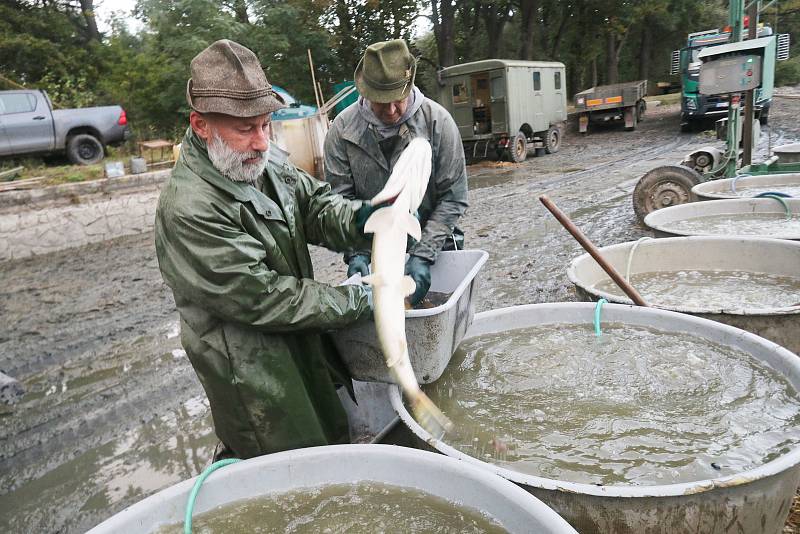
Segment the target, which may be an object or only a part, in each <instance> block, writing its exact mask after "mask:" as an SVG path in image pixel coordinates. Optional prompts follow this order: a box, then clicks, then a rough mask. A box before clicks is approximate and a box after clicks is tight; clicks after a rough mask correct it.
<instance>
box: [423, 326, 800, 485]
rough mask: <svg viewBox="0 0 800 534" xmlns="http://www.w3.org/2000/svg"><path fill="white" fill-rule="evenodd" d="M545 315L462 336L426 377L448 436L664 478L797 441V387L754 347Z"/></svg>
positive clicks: (602, 480)
mask: <svg viewBox="0 0 800 534" xmlns="http://www.w3.org/2000/svg"><path fill="white" fill-rule="evenodd" d="M603 332H604V334H603V335H602V336H601V337H597V336H595V334H594V331H593V329H592V327H591V326H590V325H585V326H584V325H581V326H577V325H549V326H541V327H532V328H525V329H519V330H514V331H509V332H503V333H499V334H493V335H485V336H480V337H477V338H474V339H471V340H469V341H467V342H464V343H462V345H461V347H460V348H459V350H458V352H457V353H456V354H455V355H454V356H453V360H452V361H451V363H450V366H449V367H448V368H447V370H446V371H445V373H444V375H443V376H442V378H441V379H440V380H438V381H437V382H436V383H434V384H430V385H428V386H425V391H426V392H427V393H428V394H429V395H430V397H431V399H432V400H433V401H434V402H435V403H436V404H437V405H438V406H439V407H440V408H441V409H442V410H443V411H444V412H445V414H446V415H447V416H448V417H449V418H450V419H451V420H452V421H453V423H454V425H455V430H454V431H453V432H452V433H449V434H448V435H447V436H446V442H447V443H448V444H450V445H451V446H453V447H455V448H457V449H459V450H461V451H462V452H464V453H466V454H469V455H470V456H473V457H476V458H479V459H481V460H484V461H488V462H492V463H495V464H498V465H501V466H504V467H507V468H509V469H513V470H515V471H518V472H522V473H526V474H531V475H536V476H542V477H545V478H550V479H556V480H567V481H572V482H582V483H593V484H599V485H608V484H620V483H625V484H638V485H658V484H668V483H678V482H690V481H697V480H704V479H708V478H716V477H719V476H724V475H730V474H733V473H737V472H741V471H742V470H746V469H750V468H754V467H756V466H759V465H762V464H764V463H765V462H767V461H769V460H771V459H774V458H776V457H777V456H779V455H781V454H784V453H786V452H788V451H789V449H790V448H792V447H795V446H796V445H797V444H798V443H800V397H798V395H797V393H796V392H795V391H794V389H793V388H792V387H791V385H790V384H789V383H788V382H787V381H786V380H785V379H783V378H782V377H781V376H779V375H778V374H777V373H776V372H774V371H773V370H772V369H770V368H768V367H766V366H765V365H763V364H761V363H759V362H757V361H756V360H754V359H753V358H751V357H750V356H749V355H747V354H745V353H743V352H740V351H738V350H735V349H732V348H730V347H727V346H722V345H718V344H715V343H711V342H708V341H706V340H703V339H701V338H697V337H692V336H688V335H684V334H681V335H678V334H672V333H667V332H662V331H657V330H651V329H646V328H640V327H633V326H622V325H604V326H603Z"/></svg>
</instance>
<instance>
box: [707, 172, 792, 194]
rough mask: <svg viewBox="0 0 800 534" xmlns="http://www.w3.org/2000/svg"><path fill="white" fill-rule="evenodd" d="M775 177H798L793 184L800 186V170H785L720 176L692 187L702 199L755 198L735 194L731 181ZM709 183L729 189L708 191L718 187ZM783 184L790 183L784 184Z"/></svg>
mask: <svg viewBox="0 0 800 534" xmlns="http://www.w3.org/2000/svg"><path fill="white" fill-rule="evenodd" d="M775 178H778V179H779V180H780V179H787V180H791V179H792V178H794V179H796V181H797V183H794V181H793V182H792V183H791V185H792V186H800V172H784V173H776V174H754V175H746V174H743V175H741V176H740V177H738V178H720V179H717V180H708V181H705V182H700V183H699V184H696V185H695V186H694V187H692V193H694V194H695V195H696V196H697V197H699V198H700V199H709V200H725V199H737V198H753V197H744V196H739V195H736V194H734V193H733V191H731V190H730V183H731V182H732V181H733V180H734V179H736V181H737V183H739V181H742V180H743V182H742V183H743V184H748V183H753V182H756V183H759V182H768V181H769V180H770V179H773V180H774V179H775ZM709 184H714V185H720V186H723V185H727V186H728V187H727V189H725V188H723V191H724V192H718V191H706V189H716V187H713V186H712V185H709ZM783 185H788V184H783ZM776 187H780V185H776ZM776 191H780V189H776Z"/></svg>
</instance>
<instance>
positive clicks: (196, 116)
mask: <svg viewBox="0 0 800 534" xmlns="http://www.w3.org/2000/svg"><path fill="white" fill-rule="evenodd" d="M189 124H191V125H192V130H194V133H196V134H197V136H198V137H200V138H201V139H202V140H203V141H206V142H208V141H209V140H210V139H211V125H210V124H209V122H208V117H205V116H203V115H201V114H200V113H198V112H196V111H192V112H191V113H189Z"/></svg>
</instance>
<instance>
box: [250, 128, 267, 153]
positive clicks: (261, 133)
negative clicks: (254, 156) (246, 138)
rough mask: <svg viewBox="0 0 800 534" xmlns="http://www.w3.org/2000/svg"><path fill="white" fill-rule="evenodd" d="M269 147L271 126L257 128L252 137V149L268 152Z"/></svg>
mask: <svg viewBox="0 0 800 534" xmlns="http://www.w3.org/2000/svg"><path fill="white" fill-rule="evenodd" d="M268 148H269V128H267V129H263V130H262V129H261V128H255V133H254V134H253V136H252V137H251V138H250V150H253V151H256V152H266V151H267V149H268Z"/></svg>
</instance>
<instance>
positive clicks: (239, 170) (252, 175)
mask: <svg viewBox="0 0 800 534" xmlns="http://www.w3.org/2000/svg"><path fill="white" fill-rule="evenodd" d="M206 146H207V148H208V158H209V159H210V160H211V164H212V165H214V168H216V169H217V170H218V171H219V172H220V174H222V175H223V176H225V177H226V178H228V179H230V180H232V181H234V182H246V183H249V184H254V183H255V182H256V180H258V177H259V176H261V173H263V172H264V169H266V168H267V153H266V152H237V151H236V150H234V149H232V148H231V147H230V146H228V145H227V144H226V143H225V141H223V140H222V138H220V137H219V136H218V135H217V133H216V132H212V134H211V141H209V142H208V143H207V144H206ZM251 158H261V160H260V161H258V162H257V163H244V160H246V159H251Z"/></svg>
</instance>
